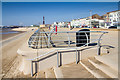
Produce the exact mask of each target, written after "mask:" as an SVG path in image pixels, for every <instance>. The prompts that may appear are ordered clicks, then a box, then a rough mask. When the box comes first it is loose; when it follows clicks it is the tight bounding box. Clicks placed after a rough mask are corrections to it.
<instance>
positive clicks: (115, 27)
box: [108, 26, 117, 29]
mask: <svg viewBox="0 0 120 80" xmlns="http://www.w3.org/2000/svg"><path fill="white" fill-rule="evenodd" d="M113 28H114V29H117V26H110V27H109V28H108V29H113Z"/></svg>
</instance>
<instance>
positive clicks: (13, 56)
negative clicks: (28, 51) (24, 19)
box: [0, 29, 33, 78]
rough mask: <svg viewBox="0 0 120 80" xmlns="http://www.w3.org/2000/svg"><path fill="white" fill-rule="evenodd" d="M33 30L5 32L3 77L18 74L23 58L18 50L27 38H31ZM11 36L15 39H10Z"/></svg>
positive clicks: (2, 49)
mask: <svg viewBox="0 0 120 80" xmlns="http://www.w3.org/2000/svg"><path fill="white" fill-rule="evenodd" d="M32 32H33V31H32V30H31V29H30V30H29V31H28V32H25V31H19V33H13V34H3V35H4V36H3V39H2V40H3V42H6V44H5V45H3V46H2V48H0V49H1V51H2V74H3V77H7V78H12V77H13V76H15V74H18V72H19V71H18V67H19V65H20V62H21V60H22V58H21V56H19V55H18V54H17V50H18V48H19V47H20V46H21V45H23V43H24V42H26V40H28V39H29V36H30V34H31V33H32ZM17 36H18V37H17ZM9 38H10V39H12V38H13V39H12V40H10V41H9ZM5 74H6V75H5ZM20 74H21V75H22V73H20ZM20 74H19V75H20ZM24 77H25V76H24Z"/></svg>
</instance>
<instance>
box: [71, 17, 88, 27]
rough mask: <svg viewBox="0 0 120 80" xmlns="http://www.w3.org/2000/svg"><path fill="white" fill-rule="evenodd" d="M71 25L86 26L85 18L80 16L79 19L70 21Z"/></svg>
mask: <svg viewBox="0 0 120 80" xmlns="http://www.w3.org/2000/svg"><path fill="white" fill-rule="evenodd" d="M70 23H71V26H73V27H74V28H77V27H78V28H79V27H81V26H87V25H86V24H87V18H81V19H74V20H72V21H71V22H70Z"/></svg>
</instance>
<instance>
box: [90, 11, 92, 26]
mask: <svg viewBox="0 0 120 80" xmlns="http://www.w3.org/2000/svg"><path fill="white" fill-rule="evenodd" d="M91 19H92V11H91V10H90V28H92V27H91Z"/></svg>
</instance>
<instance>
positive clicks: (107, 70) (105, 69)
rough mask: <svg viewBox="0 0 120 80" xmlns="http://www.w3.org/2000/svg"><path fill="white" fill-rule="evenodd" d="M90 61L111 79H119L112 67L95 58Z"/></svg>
mask: <svg viewBox="0 0 120 80" xmlns="http://www.w3.org/2000/svg"><path fill="white" fill-rule="evenodd" d="M88 61H89V62H90V63H91V64H92V65H94V66H95V67H96V68H98V69H100V70H101V71H102V72H104V73H105V74H107V75H108V76H110V77H111V78H118V72H117V71H115V70H114V69H112V68H111V67H110V66H108V65H106V64H104V63H102V62H100V61H98V60H96V59H95V58H94V57H93V58H89V59H88Z"/></svg>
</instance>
